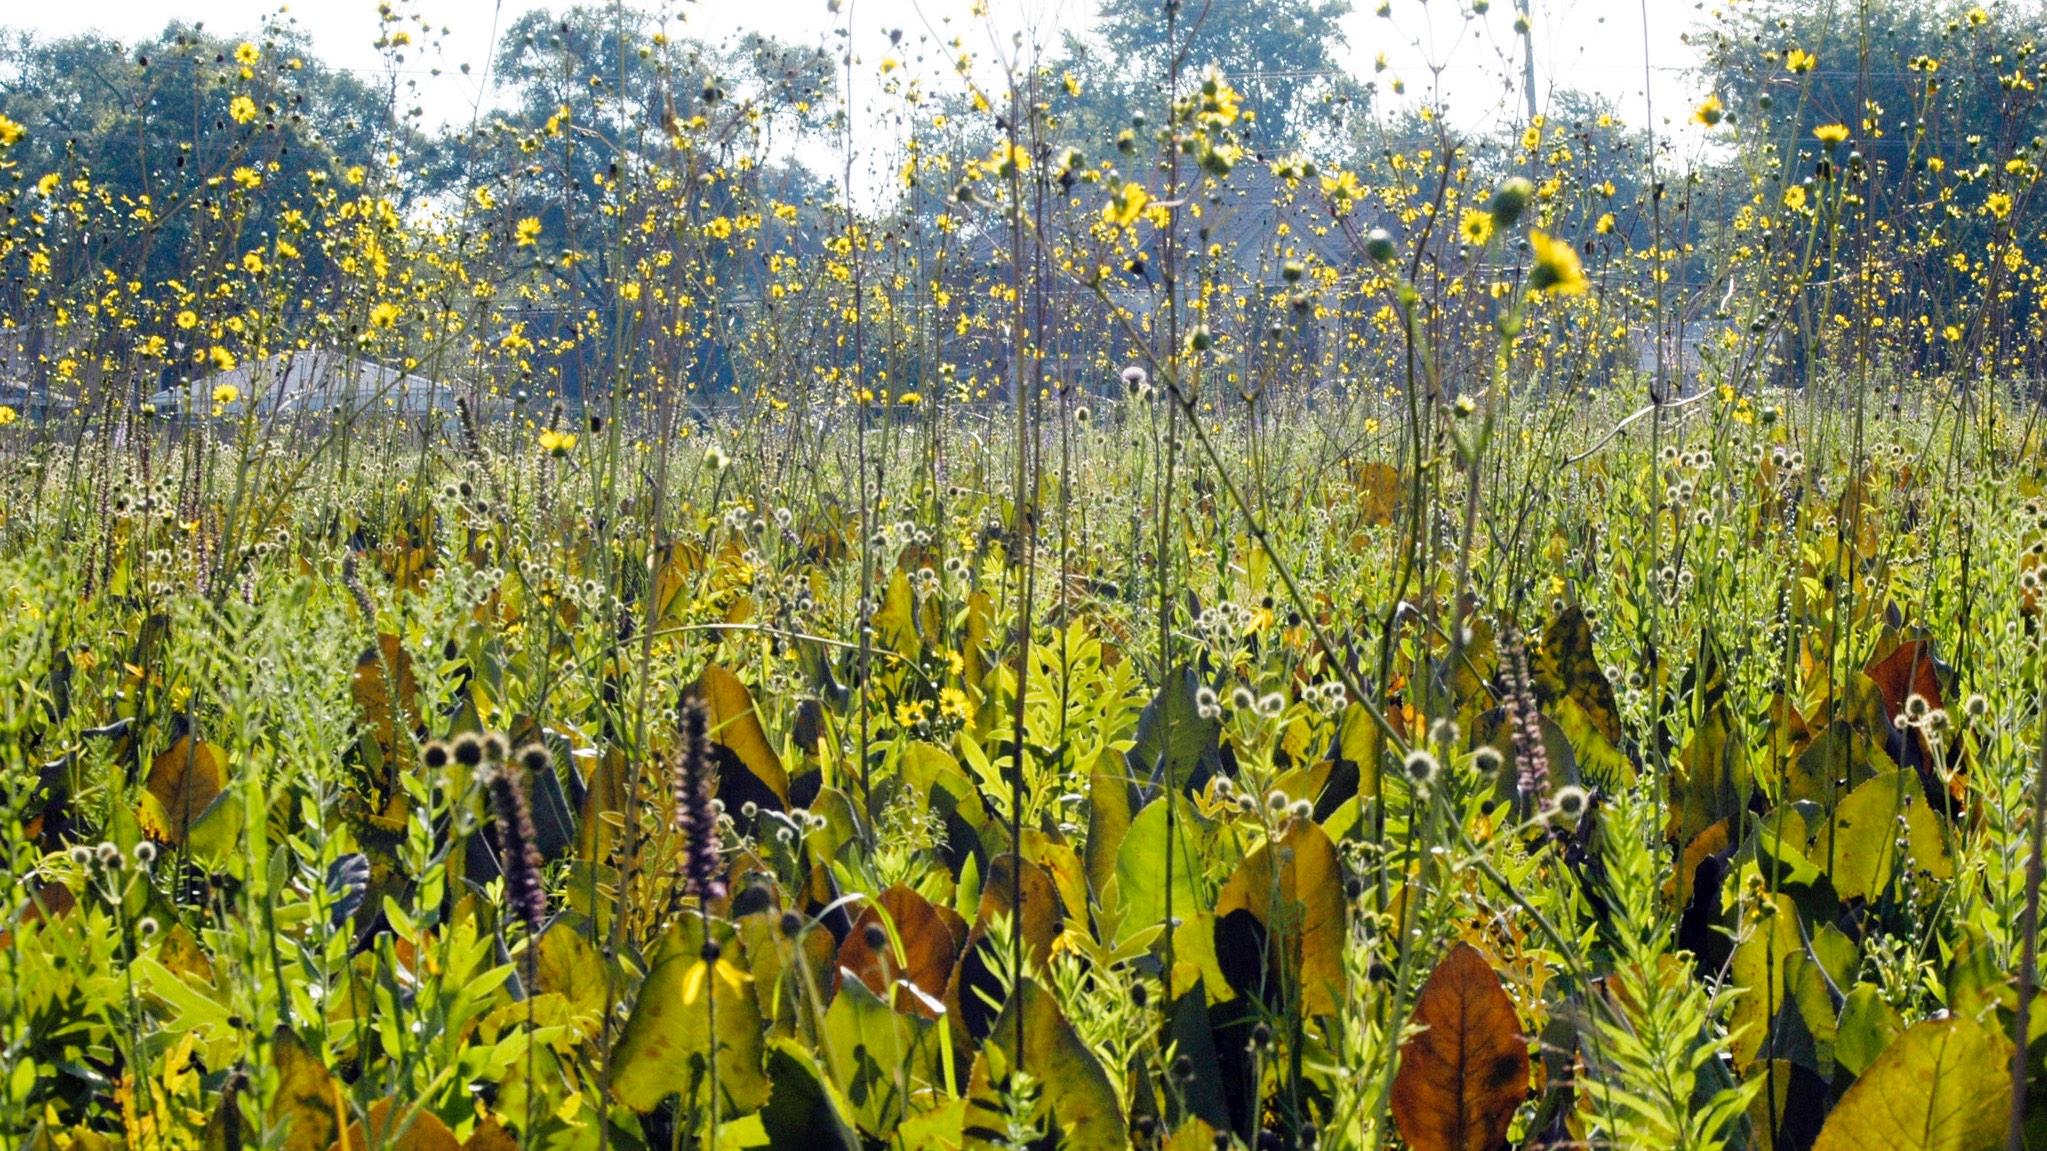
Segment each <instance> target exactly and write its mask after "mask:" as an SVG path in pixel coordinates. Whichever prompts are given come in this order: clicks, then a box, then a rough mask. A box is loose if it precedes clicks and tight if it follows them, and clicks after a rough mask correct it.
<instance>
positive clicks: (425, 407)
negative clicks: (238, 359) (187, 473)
mask: <svg viewBox="0 0 2047 1151" xmlns="http://www.w3.org/2000/svg"><path fill="white" fill-rule="evenodd" d="M229 389H232V395H233V397H234V398H233V399H231V400H228V401H226V402H216V400H215V397H216V396H219V395H222V394H223V393H225V392H227V391H228V390H229ZM458 396H459V393H458V392H457V391H456V390H455V389H454V388H452V387H450V386H448V385H447V384H444V383H440V382H438V381H435V380H430V379H428V378H426V377H425V376H416V375H412V374H410V373H407V372H401V371H399V370H398V369H396V368H392V367H386V366H385V365H383V364H377V363H372V362H370V361H368V360H363V359H358V358H356V357H354V356H350V355H346V354H344V353H341V352H337V351H333V350H331V349H324V348H314V349H308V350H305V351H295V352H283V353H279V354H277V355H274V356H269V357H267V358H265V359H261V360H256V361H253V362H251V363H247V364H242V365H239V366H237V367H234V368H230V369H228V370H227V371H224V372H216V373H214V374H213V375H210V376H206V377H204V378H202V379H197V380H193V381H192V382H191V383H189V384H184V385H179V386H175V387H169V388H165V389H163V390H162V391H159V392H157V393H156V394H155V395H153V396H150V397H149V403H150V404H151V405H152V406H153V407H154V408H155V410H156V414H157V415H158V416H161V417H166V418H174V419H175V418H186V419H191V418H200V417H205V416H211V415H214V414H215V413H216V412H217V413H218V414H220V415H223V416H226V415H241V414H243V413H245V412H247V411H249V410H250V409H251V405H254V410H255V411H256V412H257V413H258V414H260V415H262V416H265V417H272V416H278V417H292V416H299V415H306V416H319V417H324V418H336V417H345V416H350V415H404V416H438V417H446V418H453V417H454V415H455V411H456V401H457V398H458Z"/></svg>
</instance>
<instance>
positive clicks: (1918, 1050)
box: [1813, 1015, 2012, 1151]
mask: <svg viewBox="0 0 2047 1151" xmlns="http://www.w3.org/2000/svg"><path fill="white" fill-rule="evenodd" d="M2011 1054H2012V1048H2011V1040H2009V1039H2007V1038H2006V1037H2005V1036H2004V1034H2003V1033H2002V1032H2001V1031H1999V1030H1997V1029H1996V1028H1994V1027H1993V1026H1991V1025H1989V1024H1986V1023H1981V1022H1978V1021H1976V1020H1974V1019H1970V1018H1967V1017H1964V1016H1959V1015H1950V1016H1947V1017H1945V1018H1942V1019H1927V1020H1922V1021H1921V1022H1919V1023H1915V1024H1913V1025H1912V1026H1911V1027H1908V1028H1906V1029H1905V1032H1904V1034H1902V1035H1900V1036H1898V1037H1897V1038H1896V1039H1895V1040H1893V1041H1892V1042H1891V1044H1890V1046H1888V1047H1886V1048H1884V1051H1883V1054H1881V1055H1879V1056H1877V1057H1876V1061H1875V1062H1873V1063H1871V1064H1870V1065H1869V1068H1868V1070H1866V1071H1864V1072H1863V1073H1862V1077H1861V1078H1859V1079H1857V1080H1856V1081H1855V1085H1854V1086H1853V1087H1850V1088H1849V1089H1848V1092H1847V1094H1845V1095H1843V1096H1841V1100H1840V1102H1838V1103H1836V1104H1835V1105H1834V1110H1833V1112H1832V1113H1831V1114H1829V1115H1828V1116H1827V1123H1826V1126H1824V1127H1822V1128H1821V1129H1820V1137H1819V1139H1818V1141H1817V1142H1815V1143H1814V1144H1813V1151H1866V1149H1869V1148H1877V1147H1881V1148H1885V1149H1886V1151H1985V1149H1987V1148H1993V1147H1998V1146H2001V1145H2002V1144H2003V1141H2004V1130H2005V1122H2006V1120H2007V1118H2008V1116H2009V1112H2010V1110H2011Z"/></svg>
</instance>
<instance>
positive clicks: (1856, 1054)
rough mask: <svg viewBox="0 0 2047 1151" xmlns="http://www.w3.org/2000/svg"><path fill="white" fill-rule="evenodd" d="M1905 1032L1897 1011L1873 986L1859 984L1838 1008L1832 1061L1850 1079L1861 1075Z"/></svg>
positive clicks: (1870, 984)
mask: <svg viewBox="0 0 2047 1151" xmlns="http://www.w3.org/2000/svg"><path fill="white" fill-rule="evenodd" d="M1904 1029H1905V1023H1904V1020H1902V1019H1899V1018H1898V1009H1897V1008H1895V1007H1892V1006H1891V1005H1890V1003H1888V1002H1887V1001H1886V1000H1885V999H1884V997H1883V992H1882V991H1881V990H1880V989H1879V988H1878V987H1877V986H1876V984H1874V983H1858V984H1856V985H1855V987H1854V989H1853V990H1851V991H1849V992H1848V1000H1847V1002H1845V1003H1843V1004H1842V1005H1841V1019H1840V1024H1839V1025H1838V1026H1837V1027H1836V1028H1835V1031H1834V1061H1835V1062H1837V1063H1839V1064H1840V1065H1841V1066H1842V1067H1844V1068H1846V1069H1847V1071H1848V1073H1849V1074H1850V1075H1860V1074H1862V1073H1863V1072H1864V1071H1866V1070H1868V1069H1869V1065H1870V1064H1872V1063H1874V1062H1876V1057H1877V1056H1878V1055H1881V1054H1883V1051H1884V1048H1886V1047H1889V1046H1890V1045H1891V1041H1892V1040H1893V1039H1895V1038H1897V1036H1898V1033H1899V1032H1900V1031H1903V1030H1904Z"/></svg>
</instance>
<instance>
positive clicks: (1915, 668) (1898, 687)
mask: <svg viewBox="0 0 2047 1151" xmlns="http://www.w3.org/2000/svg"><path fill="white" fill-rule="evenodd" d="M1864 674H1866V675H1868V676H1869V678H1870V680H1871V682H1873V683H1875V684H1876V687H1877V690H1878V691H1880V692H1882V693H1883V697H1884V711H1885V713H1886V714H1887V716H1888V717H1889V719H1890V721H1891V722H1892V723H1896V722H1898V715H1899V714H1900V713H1901V712H1903V711H1904V710H1905V700H1906V699H1907V698H1908V697H1910V696H1913V695H1917V696H1920V697H1921V698H1923V699H1925V700H1926V703H1927V705H1928V706H1929V707H1936V708H1937V707H1941V706H1943V705H1942V703H1941V696H1940V678H1939V677H1938V676H1937V675H1935V674H1934V665H1933V645H1932V644H1930V643H1927V642H1926V641H1925V640H1923V639H1908V640H1906V641H1905V642H1903V643H1901V644H1899V645H1898V646H1897V647H1895V648H1892V649H1891V653H1890V654H1889V655H1887V656H1885V657H1883V658H1882V659H1880V660H1877V661H1876V662H1874V663H1872V664H1870V665H1869V666H1868V667H1867V668H1865V669H1864Z"/></svg>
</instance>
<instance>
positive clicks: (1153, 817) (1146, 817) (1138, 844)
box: [1116, 792, 1208, 942]
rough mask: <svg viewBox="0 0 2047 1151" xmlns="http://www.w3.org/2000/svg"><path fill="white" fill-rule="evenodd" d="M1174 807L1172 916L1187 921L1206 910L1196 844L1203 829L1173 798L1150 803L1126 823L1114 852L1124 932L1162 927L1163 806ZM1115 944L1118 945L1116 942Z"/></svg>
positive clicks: (1188, 806) (1185, 806)
mask: <svg viewBox="0 0 2047 1151" xmlns="http://www.w3.org/2000/svg"><path fill="white" fill-rule="evenodd" d="M1168 801H1171V802H1173V803H1175V804H1176V811H1175V815H1176V818H1175V819H1174V820H1173V825H1174V835H1173V850H1172V861H1173V874H1172V879H1171V883H1170V890H1171V892H1172V901H1173V916H1174V918H1176V919H1180V920H1182V921H1185V920H1187V919H1189V918H1190V917H1192V916H1193V915H1194V914H1195V913H1196V912H1197V911H1202V910H1205V909H1206V908H1207V907H1208V902H1207V900H1206V899H1204V898H1203V890H1204V888H1205V887H1206V886H1207V885H1206V884H1205V883H1203V882H1202V881H1201V878H1200V875H1199V874H1198V873H1199V871H1200V870H1201V867H1202V859H1203V855H1202V854H1201V852H1200V849H1199V848H1198V847H1197V844H1199V843H1200V842H1202V841H1203V840H1204V838H1205V835H1206V832H1205V826H1204V825H1205V824H1206V822H1207V821H1205V820H1203V819H1202V818H1201V817H1200V816H1199V815H1197V814H1196V813H1195V811H1194V807H1193V805H1192V804H1190V803H1188V802H1187V801H1186V799H1185V798H1182V797H1180V796H1177V795H1176V794H1174V793H1171V792H1168V793H1167V794H1165V795H1163V796H1161V797H1159V798H1158V799H1155V800H1153V801H1152V802H1151V803H1150V804H1149V805H1147V806H1146V807H1145V809H1144V810H1143V811H1140V812H1138V813H1137V818H1136V819H1134V820H1132V821H1131V823H1130V830H1129V832H1127V833H1126V834H1125V835H1124V836H1123V846H1122V847H1121V849H1119V850H1118V851H1117V852H1116V884H1117V887H1118V889H1119V890H1120V891H1121V892H1122V894H1123V912H1124V914H1123V924H1122V930H1123V932H1124V933H1126V934H1127V933H1129V932H1132V931H1136V930H1139V929H1141V928H1145V927H1153V926H1157V925H1159V924H1162V923H1164V922H1165V917H1166V893H1167V891H1168V889H1169V887H1168V881H1167V877H1166V804H1167V802H1168ZM1116 942H1120V940H1117V941H1116Z"/></svg>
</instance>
